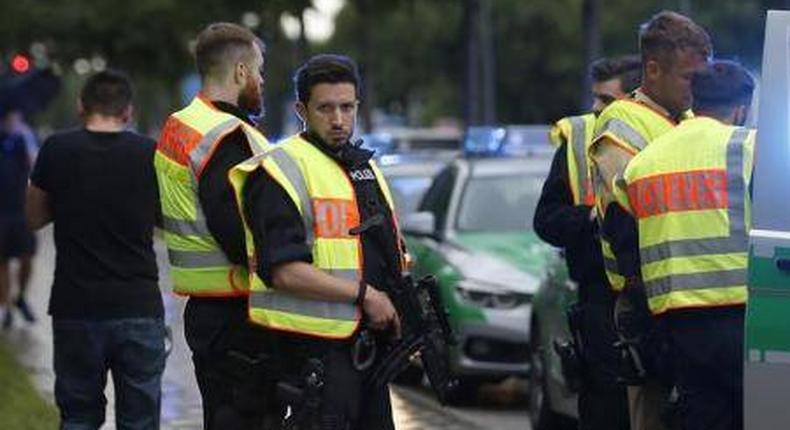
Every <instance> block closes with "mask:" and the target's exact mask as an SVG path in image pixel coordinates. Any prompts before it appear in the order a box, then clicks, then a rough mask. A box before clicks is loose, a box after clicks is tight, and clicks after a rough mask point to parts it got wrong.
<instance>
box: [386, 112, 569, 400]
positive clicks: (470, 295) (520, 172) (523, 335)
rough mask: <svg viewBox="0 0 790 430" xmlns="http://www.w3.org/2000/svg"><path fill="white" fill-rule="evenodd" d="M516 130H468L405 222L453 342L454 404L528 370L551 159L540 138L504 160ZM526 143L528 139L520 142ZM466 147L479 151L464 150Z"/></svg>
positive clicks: (543, 259)
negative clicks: (434, 281) (538, 209)
mask: <svg viewBox="0 0 790 430" xmlns="http://www.w3.org/2000/svg"><path fill="white" fill-rule="evenodd" d="M518 131H520V130H505V129H473V130H470V132H469V134H468V138H467V155H465V156H462V157H459V158H457V159H455V160H453V161H452V162H450V163H449V164H448V165H447V166H446V167H445V168H444V169H443V170H441V171H440V172H439V174H438V175H437V176H436V177H435V178H434V180H433V182H432V184H431V186H430V187H429V188H428V190H427V192H426V193H425V196H424V197H423V199H422V201H421V203H420V205H419V206H418V208H417V212H415V213H411V214H408V215H406V216H405V217H404V219H403V220H402V225H403V230H404V232H405V233H406V236H407V246H408V248H409V251H410V253H411V255H412V257H413V258H414V260H415V265H414V268H413V272H414V274H415V275H417V276H422V275H428V274H432V275H435V276H436V277H437V278H438V281H439V286H440V291H441V294H442V298H443V299H444V301H445V304H446V306H447V308H448V310H449V318H450V322H451V324H452V326H453V329H454V331H455V333H456V336H457V338H458V344H457V346H456V347H455V348H454V350H453V351H452V359H451V365H452V371H453V372H454V373H455V374H456V375H457V376H458V377H459V379H460V382H461V384H460V388H459V398H468V396H467V394H471V393H473V392H475V389H476V387H477V385H478V384H479V383H481V382H486V381H497V380H502V379H504V378H506V377H509V376H514V375H515V376H526V375H527V374H528V371H529V350H528V347H529V338H530V320H531V312H532V310H531V306H532V297H533V295H534V294H535V292H536V291H537V289H538V286H539V284H540V283H541V279H542V278H543V277H544V276H545V273H546V267H547V265H548V263H549V261H550V260H551V259H552V258H555V256H556V251H555V250H553V249H552V248H551V247H549V246H548V245H546V244H544V243H543V242H542V241H541V240H540V239H539V238H538V237H537V236H536V235H535V233H534V232H532V218H533V213H534V210H535V206H536V205H537V201H538V198H539V197H540V191H541V189H542V185H543V182H544V179H545V177H546V175H547V173H548V170H549V167H550V162H551V153H550V152H547V151H546V149H549V150H550V146H549V145H548V144H546V143H545V137H544V136H546V135H547V134H546V131H547V129H546V128H541V129H540V130H538V131H535V130H532V129H530V130H527V135H530V133H531V135H534V136H536V137H539V138H540V139H542V140H541V141H540V143H538V142H524V143H526V144H527V145H526V146H524V145H522V148H524V147H526V148H539V149H540V150H537V151H532V150H527V151H522V155H520V156H507V157H504V156H493V157H492V156H489V155H490V153H491V149H492V148H494V149H496V151H495V153H496V155H500V154H502V152H503V151H501V150H500V145H497V144H496V143H497V142H499V143H501V142H502V141H507V140H508V133H510V140H513V139H514V137H513V136H515V135H517V132H518ZM520 135H521V136H522V137H523V136H524V134H523V133H522V134H520ZM469 140H472V141H473V142H472V143H475V142H477V143H480V144H481V145H478V148H480V146H482V147H483V148H482V150H481V151H482V154H481V153H480V152H479V151H469V149H468V148H469Z"/></svg>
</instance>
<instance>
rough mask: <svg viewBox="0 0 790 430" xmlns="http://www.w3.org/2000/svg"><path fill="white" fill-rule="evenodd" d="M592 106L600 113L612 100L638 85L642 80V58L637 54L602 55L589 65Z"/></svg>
mask: <svg viewBox="0 0 790 430" xmlns="http://www.w3.org/2000/svg"><path fill="white" fill-rule="evenodd" d="M590 75H591V76H592V80H593V84H592V93H593V107H592V110H593V112H595V113H600V112H601V111H602V110H603V109H604V108H605V107H606V106H608V105H609V104H611V103H612V102H613V101H615V100H618V99H622V98H624V97H626V96H627V95H628V93H630V92H631V91H633V90H635V89H637V88H638V87H639V84H640V82H641V81H642V60H641V59H640V58H639V56H638V55H623V56H620V57H604V58H599V59H598V60H596V61H594V62H593V63H592V65H591V66H590Z"/></svg>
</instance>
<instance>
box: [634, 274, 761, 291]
mask: <svg viewBox="0 0 790 430" xmlns="http://www.w3.org/2000/svg"><path fill="white" fill-rule="evenodd" d="M743 285H746V269H733V270H720V271H714V272H702V273H688V274H683V275H671V276H664V277H662V278H658V279H653V280H652V281H648V282H645V288H646V293H647V297H656V296H661V295H664V294H668V293H670V292H672V291H681V290H699V289H705V288H722V287H736V286H743Z"/></svg>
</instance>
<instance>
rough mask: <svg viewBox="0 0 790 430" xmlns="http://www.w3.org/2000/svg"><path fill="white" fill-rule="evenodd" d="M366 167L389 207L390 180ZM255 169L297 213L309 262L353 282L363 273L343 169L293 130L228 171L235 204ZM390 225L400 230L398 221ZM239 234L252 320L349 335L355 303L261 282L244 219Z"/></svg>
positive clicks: (356, 217)
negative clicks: (244, 241)
mask: <svg viewBox="0 0 790 430" xmlns="http://www.w3.org/2000/svg"><path fill="white" fill-rule="evenodd" d="M370 166H371V170H372V171H373V173H374V176H375V177H376V181H377V182H378V185H379V187H380V188H381V190H382V193H383V194H384V197H385V200H386V201H387V204H388V206H389V208H390V211H391V212H392V213H393V214H394V213H395V210H394V206H393V201H392V195H391V193H390V190H389V187H388V186H387V183H386V181H385V180H384V177H383V176H382V174H381V172H380V171H379V170H378V168H377V167H376V165H375V163H374V162H373V161H371V162H370ZM258 168H262V169H264V170H265V171H266V173H267V174H268V175H270V176H271V177H272V178H273V179H274V180H275V181H277V183H278V184H279V185H280V186H281V187H282V188H283V189H284V190H285V192H286V194H287V195H288V196H289V197H290V198H291V200H292V201H293V203H294V205H295V206H296V208H297V209H298V211H299V213H300V215H301V216H302V222H303V223H304V227H305V233H306V235H307V245H308V246H309V247H310V249H311V251H312V257H313V265H314V266H315V267H316V268H318V269H321V270H323V271H325V272H327V273H329V274H330V275H333V276H337V277H340V278H343V279H347V280H351V281H354V282H359V281H360V280H361V279H362V262H363V256H362V243H361V241H360V237H359V235H352V234H351V233H350V232H349V230H350V229H352V228H354V227H356V226H358V225H359V224H360V214H359V208H358V206H357V199H356V193H355V192H354V188H353V185H352V183H351V179H350V178H349V176H348V173H347V172H346V170H345V169H344V168H343V167H342V166H341V165H339V164H338V163H337V162H336V161H335V160H334V159H332V158H331V157H329V156H328V155H326V154H325V153H324V152H322V151H321V150H320V149H318V148H316V147H315V146H314V145H313V144H311V143H310V142H307V141H306V140H304V139H303V138H302V137H301V136H299V135H295V136H292V137H290V138H288V139H286V140H285V141H284V142H282V143H279V144H277V145H274V146H273V148H272V149H271V150H269V151H267V152H266V153H264V154H262V155H259V156H257V157H252V158H251V159H249V160H247V161H245V162H243V163H241V164H239V165H237V166H236V167H234V168H233V169H232V170H231V172H230V181H231V183H232V184H233V188H234V190H235V192H236V198H237V199H238V202H239V205H238V206H239V208H240V209H243V208H244V203H245V202H244V197H243V193H242V190H243V189H244V183H245V181H246V179H247V178H248V177H249V175H250V174H251V173H252V172H254V171H255V170H256V169H258ZM393 216H394V215H393ZM393 219H394V218H393ZM394 228H395V231H396V234H397V235H398V237H400V234H399V233H398V227H397V223H395V225H394ZM245 234H246V238H247V255H248V257H249V262H250V267H249V270H248V271H249V274H250V284H251V292H250V301H249V318H250V320H251V321H252V322H254V323H256V324H260V325H262V326H264V327H267V328H269V329H274V330H280V331H286V332H292V333H299V334H305V335H310V336H316V337H322V338H330V339H346V338H348V337H350V336H351V335H353V334H354V332H355V331H356V329H357V327H358V325H359V321H360V318H361V310H360V309H359V308H357V307H356V306H355V305H353V304H352V303H341V302H332V301H321V300H312V299H305V298H301V297H298V296H296V295H293V294H291V293H289V292H286V291H281V290H277V289H275V288H269V287H267V286H266V284H265V283H264V282H263V280H262V279H260V277H258V275H257V272H256V269H257V264H258V263H257V258H256V257H255V247H254V244H253V240H252V233H251V231H250V229H249V226H248V225H247V223H246V221H245ZM401 251H402V250H401ZM401 261H403V258H402V256H401ZM401 269H402V268H401Z"/></svg>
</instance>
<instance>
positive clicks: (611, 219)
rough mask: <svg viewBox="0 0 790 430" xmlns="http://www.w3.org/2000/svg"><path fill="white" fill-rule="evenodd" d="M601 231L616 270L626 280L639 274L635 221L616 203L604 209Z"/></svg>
mask: <svg viewBox="0 0 790 430" xmlns="http://www.w3.org/2000/svg"><path fill="white" fill-rule="evenodd" d="M603 231H604V234H605V235H606V238H607V239H608V240H609V244H610V245H611V246H612V252H613V253H614V255H615V258H616V259H617V270H618V272H620V274H621V275H623V276H625V277H626V278H630V277H633V276H637V275H639V274H640V273H641V270H640V266H641V262H640V259H639V230H638V227H637V224H636V220H635V219H634V217H633V216H631V214H629V213H628V212H626V211H625V209H623V208H621V207H620V205H618V204H617V203H611V204H609V206H608V207H607V208H606V216H605V217H604V220H603Z"/></svg>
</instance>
